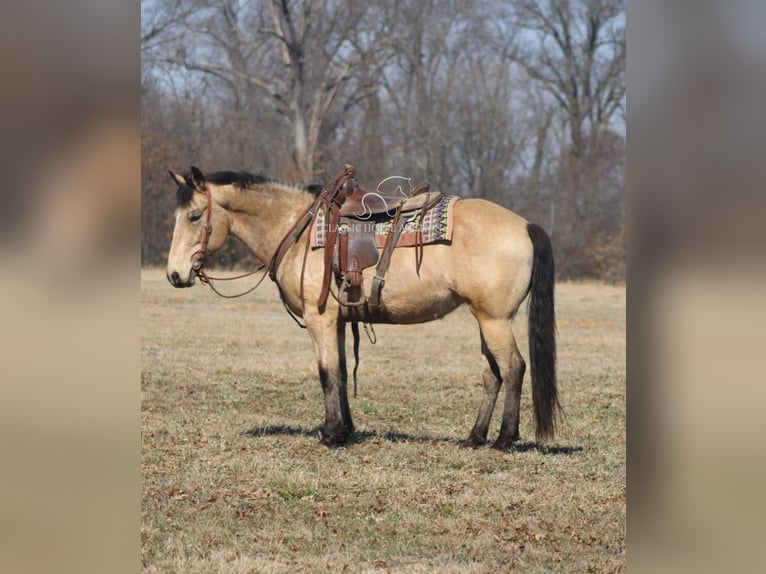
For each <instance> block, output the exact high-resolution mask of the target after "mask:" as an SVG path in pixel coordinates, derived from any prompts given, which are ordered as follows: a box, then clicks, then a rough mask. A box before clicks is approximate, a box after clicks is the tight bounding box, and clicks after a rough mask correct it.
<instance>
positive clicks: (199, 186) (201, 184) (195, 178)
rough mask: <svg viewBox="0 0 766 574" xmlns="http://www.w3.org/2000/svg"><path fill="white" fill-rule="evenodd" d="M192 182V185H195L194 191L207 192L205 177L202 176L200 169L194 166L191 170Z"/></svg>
mask: <svg viewBox="0 0 766 574" xmlns="http://www.w3.org/2000/svg"><path fill="white" fill-rule="evenodd" d="M191 180H192V185H194V189H196V190H197V191H205V189H206V187H205V176H204V175H202V172H201V171H200V170H199V168H196V167H194V166H192V168H191Z"/></svg>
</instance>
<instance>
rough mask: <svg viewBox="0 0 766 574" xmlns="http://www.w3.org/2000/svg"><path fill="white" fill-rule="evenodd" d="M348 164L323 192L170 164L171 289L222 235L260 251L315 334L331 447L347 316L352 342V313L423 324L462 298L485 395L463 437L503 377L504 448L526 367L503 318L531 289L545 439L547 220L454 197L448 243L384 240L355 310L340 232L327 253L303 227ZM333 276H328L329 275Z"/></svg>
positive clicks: (345, 416) (343, 403)
mask: <svg viewBox="0 0 766 574" xmlns="http://www.w3.org/2000/svg"><path fill="white" fill-rule="evenodd" d="M346 167H347V169H346V171H345V172H344V174H341V176H339V177H337V178H335V180H333V184H332V185H328V186H327V187H325V188H324V189H321V191H320V187H319V186H301V185H294V184H287V183H284V182H280V181H278V180H275V179H271V178H268V177H265V176H260V175H253V174H250V173H246V172H230V171H221V172H216V173H211V174H208V175H203V174H202V172H201V171H200V170H199V169H197V168H195V167H192V168H191V171H190V172H189V173H188V174H187V175H184V176H182V175H179V174H177V173H173V172H170V175H171V177H172V178H173V180H174V181H175V182H176V184H177V185H178V188H177V207H176V210H175V229H174V231H173V238H172V242H171V246H170V251H169V255H168V265H167V278H168V281H170V283H171V284H172V285H173V286H174V287H179V288H180V287H190V286H191V285H193V284H194V281H195V277H199V278H200V280H201V281H202V282H203V283H207V282H209V278H208V276H207V275H206V273H205V272H204V264H205V261H206V258H207V257H208V256H209V255H210V254H211V253H213V252H215V251H216V250H218V249H220V248H221V247H222V246H223V245H224V243H225V241H226V239H227V238H228V236H229V235H233V236H235V237H237V238H238V239H240V240H241V241H242V242H244V243H245V245H247V247H248V248H249V249H250V250H251V251H252V252H253V254H254V255H255V256H256V257H257V258H258V259H259V260H260V261H264V262H269V275H270V277H271V279H272V280H273V281H275V282H276V284H277V286H278V289H279V292H280V295H281V297H282V300H283V303H284V305H285V307H286V308H287V310H288V312H289V313H290V314H291V315H293V317H294V318H301V319H302V320H303V322H304V324H305V327H306V328H307V330H308V332H309V334H310V336H311V340H312V342H313V345H314V351H315V353H316V358H317V362H318V367H319V379H320V383H321V385H322V390H323V391H324V399H325V421H324V425H323V427H322V429H321V431H320V435H319V436H320V438H319V440H320V443H321V444H323V445H325V446H329V447H334V446H340V445H343V444H345V443H346V441H347V440H348V439H349V437H350V436H351V434H352V432H353V430H354V424H353V422H352V418H351V409H350V407H349V401H348V393H347V381H348V373H347V367H346V345H345V340H346V339H345V337H346V324H347V323H349V322H351V323H352V327H353V328H355V329H357V330H355V332H354V334H355V343H356V344H358V326H357V321H359V320H361V321H363V322H366V323H384V322H385V323H393V324H414V323H424V322H426V321H433V320H435V319H440V318H442V317H444V316H445V315H447V314H448V313H450V312H451V311H453V310H454V309H456V308H457V307H459V306H460V305H462V304H463V303H465V304H467V305H468V308H469V309H470V311H471V313H472V314H473V316H474V317H475V318H476V320H477V321H478V323H479V328H480V333H481V353H482V356H483V371H482V378H483V383H484V397H483V399H482V402H481V406H480V408H479V412H478V415H477V417H476V422H475V424H474V425H473V428H472V430H471V432H470V434H469V436H468V438H467V439H466V440H464V441H463V442H462V443H461V445H462V446H465V447H472V448H476V447H478V446H480V445H483V444H484V443H485V442H486V440H487V433H488V430H489V423H490V418H491V416H492V412H493V410H494V407H495V403H496V401H497V397H498V394H499V391H500V387H501V385H502V384H503V383H505V385H506V391H505V404H504V409H503V417H502V422H501V426H500V432H499V435H498V437H497V440H496V441H495V442H494V444H493V445H492V446H493V448H495V449H498V450H501V451H507V450H509V449H510V447H511V445H512V443H513V442H514V441H516V440H518V439H519V407H520V400H521V391H522V381H523V378H524V373H525V370H526V363H525V361H524V359H523V357H522V355H521V353H520V352H519V349H518V347H517V345H516V340H515V338H514V334H513V331H512V326H511V325H512V319H513V318H514V316H515V315H516V312H517V310H518V309H519V306H520V305H521V303H522V302H523V301H524V300H525V299H526V298H527V297H528V298H529V313H528V316H529V317H528V321H529V328H528V332H529V354H530V363H531V369H530V370H531V378H532V402H533V407H534V408H533V411H534V420H535V438H536V440H538V441H544V440H549V439H551V438H553V435H554V432H555V426H556V419H557V415H558V412H559V410H560V406H559V400H558V395H557V389H556V336H555V330H556V327H555V316H554V296H553V289H554V260H553V252H552V247H551V242H550V239H549V237H548V235H547V234H546V233H545V231H544V230H543V229H542V228H541V227H540V226H538V225H536V224H534V223H529V222H527V221H526V220H525V219H523V218H522V217H520V216H519V215H517V214H515V213H513V212H511V211H509V210H507V209H505V208H503V207H500V206H499V205H496V204H494V203H491V202H489V201H485V200H482V199H462V200H459V201H456V202H455V204H454V208H453V211H452V217H453V220H452V224H453V231H452V238H451V241H450V242H441V243H432V244H425V245H421V246H420V256H419V258H413V256H412V250H411V249H405V248H397V249H388V248H386V249H387V251H388V254H387V256H388V258H389V261H388V262H387V265H388V269H387V276H386V278H385V287H384V288H383V289H382V290H381V291H380V294H379V301H378V307H377V309H378V310H377V311H369V310H368V311H369V312H361V311H359V307H354V306H352V305H350V304H348V303H344V302H343V297H341V296H340V295H341V293H340V291H341V287H342V286H341V281H340V278H339V277H338V276H337V275H336V274H333V272H332V269H330V267H331V266H332V267H335V271H336V272H337V271H338V269H337V264H338V262H337V259H338V248H337V243H336V244H335V245H334V247H335V251H334V253H331V252H330V251H331V244H328V245H326V246H325V248H324V249H322V248H319V249H310V248H309V241H310V235H311V230H310V229H309V227H310V223H311V222H312V221H313V220H314V218H315V217H316V215H317V212H318V211H320V210H324V212H325V213H324V215H325V217H326V221H327V222H329V223H331V224H332V225H334V226H337V224H338V219H337V218H335V219H333V217H332V216H331V214H332V213H333V212H334V211H335V212H337V213H340V211H341V210H342V209H345V208H342V204H343V195H342V194H341V192H340V191H339V190H340V189H341V188H342V187H343V186H344V185H345V187H348V185H349V184H350V183H351V182H352V181H355V180H351V178H350V176H352V175H353V168H351V166H346ZM346 191H348V190H346ZM349 204H351V200H349ZM347 207H348V206H347ZM388 211H389V210H388V208H387V207H386V213H388ZM380 213H381V214H382V210H381V211H380ZM389 215H390V214H389ZM328 216H329V217H328ZM335 231H336V230H335V229H332V228H329V229H328V233H329V234H330V235H332V236H333V237H332V238H333V239H337V237H335V236H334V232H335ZM342 249H343V247H342V245H341V250H342ZM326 251H327V253H325V252H326ZM374 255H375V258H377V254H374ZM415 259H418V264H417V265H416V264H415ZM373 262H374V261H373ZM357 271H358V270H357ZM360 273H361V274H360V278H361V280H362V281H363V283H364V284H366V285H371V284H373V283H374V282H375V281H376V280H375V275H376V274H378V273H377V270H376V269H374V268H372V267H368V268H366V269H364V270H362V271H360ZM330 275H333V276H334V278H335V280H334V281H331V280H328V277H329V276H330ZM264 277H265V274H264ZM262 279H263V278H262ZM262 279H261V280H262ZM328 292H329V294H330V295H331V296H328ZM352 311H353V313H352ZM359 313H361V314H359ZM355 346H356V345H355ZM355 353H356V348H355Z"/></svg>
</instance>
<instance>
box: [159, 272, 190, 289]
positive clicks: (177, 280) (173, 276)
mask: <svg viewBox="0 0 766 574" xmlns="http://www.w3.org/2000/svg"><path fill="white" fill-rule="evenodd" d="M165 276H166V277H167V278H168V281H169V282H170V284H171V285H172V286H173V287H177V288H179V289H180V288H182V287H191V286H192V285H194V275H193V274H190V275H189V279H187V280H186V281H184V280H182V279H181V276H180V275H179V274H178V271H173V272H172V273H166V274H165Z"/></svg>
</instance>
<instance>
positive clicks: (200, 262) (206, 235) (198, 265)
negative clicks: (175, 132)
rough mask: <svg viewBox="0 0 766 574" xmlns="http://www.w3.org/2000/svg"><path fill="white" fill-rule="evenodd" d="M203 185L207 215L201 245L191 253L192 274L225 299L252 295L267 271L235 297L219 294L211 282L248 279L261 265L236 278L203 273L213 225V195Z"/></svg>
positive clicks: (263, 266)
mask: <svg viewBox="0 0 766 574" xmlns="http://www.w3.org/2000/svg"><path fill="white" fill-rule="evenodd" d="M203 185H204V186H205V189H204V191H205V194H206V195H207V215H206V216H205V227H204V230H203V232H202V243H201V245H200V248H199V249H198V250H197V251H195V252H194V253H192V258H193V259H194V262H193V263H192V270H193V271H194V274H195V275H196V276H197V277H199V280H200V283H202V284H203V285H208V286H209V287H210V288H211V289H212V290H213V291H214V292H215V293H216V295H220V296H221V297H225V298H226V299H234V298H236V297H242V296H243V295H247V294H248V293H252V292H253V291H255V290H256V289H257V288H258V286H259V285H260V284H261V283H263V280H264V279H265V278H266V276H267V275H268V270H267V271H266V272H264V274H263V276H262V277H261V278H260V279H259V280H258V282H257V283H256V284H255V286H253V287H251V288H250V289H248V290H247V291H243V292H242V293H237V294H236V295H227V294H225V293H221V292H220V291H219V290H218V289H216V288H215V285H213V281H234V280H235V279H242V278H244V277H249V276H251V275H255V274H256V273H258V272H259V271H261V270H263V269H264V268H266V265H261V266H260V267H258V269H256V270H254V271H250V272H248V273H243V274H242V275H237V276H236V277H210V275H208V274H207V271H205V263H207V248H208V244H209V243H210V235H211V234H212V233H213V224H212V223H211V222H210V219H211V217H212V213H213V195H212V193H210V188H209V187H208V185H207V182H205V183H204V184H203Z"/></svg>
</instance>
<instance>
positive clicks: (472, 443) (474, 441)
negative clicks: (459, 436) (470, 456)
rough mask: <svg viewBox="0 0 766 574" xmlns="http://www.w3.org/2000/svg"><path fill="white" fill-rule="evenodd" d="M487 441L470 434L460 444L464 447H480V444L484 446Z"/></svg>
mask: <svg viewBox="0 0 766 574" xmlns="http://www.w3.org/2000/svg"><path fill="white" fill-rule="evenodd" d="M486 442H487V441H485V440H482V439H480V438H478V437H475V436H473V435H471V436H469V437H468V438H467V439H465V440H464V441H463V442H461V443H460V446H461V447H462V448H473V449H476V448H479V447H480V446H484V444H486Z"/></svg>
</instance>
